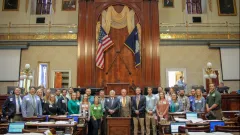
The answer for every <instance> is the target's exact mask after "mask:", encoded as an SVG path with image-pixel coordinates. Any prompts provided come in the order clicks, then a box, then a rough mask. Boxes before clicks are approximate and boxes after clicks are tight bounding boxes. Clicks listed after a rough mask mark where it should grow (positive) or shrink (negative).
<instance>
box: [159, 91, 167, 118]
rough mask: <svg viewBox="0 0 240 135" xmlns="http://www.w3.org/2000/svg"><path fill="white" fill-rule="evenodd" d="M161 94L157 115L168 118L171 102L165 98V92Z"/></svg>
mask: <svg viewBox="0 0 240 135" xmlns="http://www.w3.org/2000/svg"><path fill="white" fill-rule="evenodd" d="M159 96H160V97H159V101H158V102H157V115H158V117H159V118H160V119H162V118H164V119H166V120H168V110H169V102H168V100H167V99H165V94H164V93H163V92H161V93H160V94H159Z"/></svg>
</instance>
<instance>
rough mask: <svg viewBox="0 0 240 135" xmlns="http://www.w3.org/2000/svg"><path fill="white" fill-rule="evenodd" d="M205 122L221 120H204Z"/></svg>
mask: <svg viewBox="0 0 240 135" xmlns="http://www.w3.org/2000/svg"><path fill="white" fill-rule="evenodd" d="M205 121H221V120H205Z"/></svg>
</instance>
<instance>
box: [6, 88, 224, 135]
mask: <svg viewBox="0 0 240 135" xmlns="http://www.w3.org/2000/svg"><path fill="white" fill-rule="evenodd" d="M209 89H210V91H209V94H208V96H207V98H206V100H205V98H204V97H203V95H202V91H201V90H200V89H197V90H194V89H192V90H191V96H189V97H188V96H186V95H185V91H184V90H179V91H178V92H176V91H175V90H174V89H173V88H170V91H169V92H168V93H165V92H164V91H163V88H162V87H158V93H157V94H153V91H152V88H151V87H148V89H147V93H148V94H147V95H142V94H141V89H140V88H139V87H137V88H136V89H135V93H136V95H134V96H132V97H130V96H128V95H127V91H126V89H122V90H121V95H120V96H118V97H117V96H116V95H115V91H114V90H111V91H110V93H109V97H108V98H106V96H105V92H104V90H101V91H100V92H99V95H95V96H92V95H91V89H86V91H85V94H84V95H81V93H80V92H74V91H73V89H72V88H69V90H68V91H67V90H66V89H63V90H62V91H61V90H56V92H55V94H51V91H50V90H49V89H48V90H46V91H45V96H43V90H42V89H38V90H37V92H36V93H35V88H34V87H31V88H30V91H29V93H28V95H25V96H24V97H21V96H20V89H19V88H16V89H15V90H14V95H11V96H9V97H8V98H7V99H6V101H5V103H4V105H3V108H2V111H3V115H4V116H5V117H6V118H8V119H11V120H13V121H21V120H22V117H32V116H38V115H72V114H79V115H81V116H84V117H86V120H87V121H88V123H89V126H88V131H89V134H92V135H98V133H99V129H102V130H101V132H102V133H106V126H101V125H106V121H105V120H106V119H105V118H106V117H132V119H133V124H134V135H137V132H138V127H139V126H138V124H140V127H141V134H142V135H143V134H144V133H145V125H144V120H145V124H146V135H150V125H152V129H153V135H156V125H157V121H159V120H162V119H166V120H167V119H168V113H169V112H187V111H193V112H205V108H206V112H207V113H208V114H212V115H209V116H211V117H209V119H221V118H222V114H221V95H220V93H219V92H218V91H216V90H215V86H214V84H210V85H209ZM7 110H8V111H7ZM7 112H8V113H7Z"/></svg>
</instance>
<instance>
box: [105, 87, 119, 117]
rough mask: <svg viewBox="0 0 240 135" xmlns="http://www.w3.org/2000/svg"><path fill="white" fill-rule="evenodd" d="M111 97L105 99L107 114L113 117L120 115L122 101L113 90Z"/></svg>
mask: <svg viewBox="0 0 240 135" xmlns="http://www.w3.org/2000/svg"><path fill="white" fill-rule="evenodd" d="M109 95H110V97H109V98H108V99H106V101H105V105H104V106H105V111H106V112H105V114H106V115H109V116H111V117H118V116H119V108H120V102H119V99H118V98H116V97H115V91H114V90H111V91H110V93H109Z"/></svg>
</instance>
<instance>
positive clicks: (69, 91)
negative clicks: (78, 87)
mask: <svg viewBox="0 0 240 135" xmlns="http://www.w3.org/2000/svg"><path fill="white" fill-rule="evenodd" d="M72 93H74V90H73V88H72V87H70V88H69V89H68V93H67V95H66V97H67V98H68V99H69V100H71V97H72Z"/></svg>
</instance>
